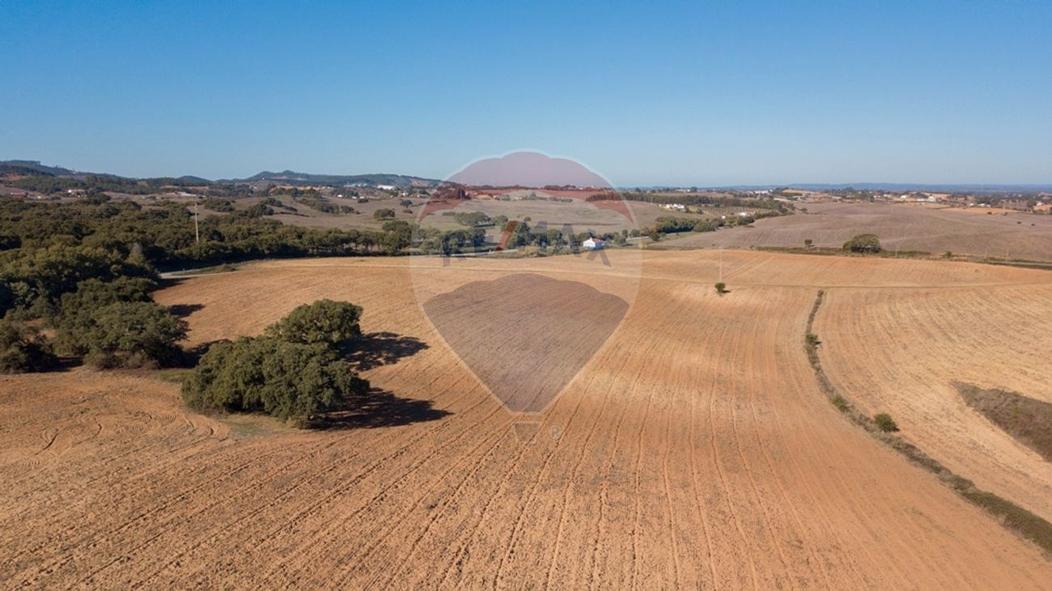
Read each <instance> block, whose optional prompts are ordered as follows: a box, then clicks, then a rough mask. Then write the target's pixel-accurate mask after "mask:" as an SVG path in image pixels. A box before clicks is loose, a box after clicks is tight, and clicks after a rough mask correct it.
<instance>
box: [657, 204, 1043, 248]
mask: <svg viewBox="0 0 1052 591" xmlns="http://www.w3.org/2000/svg"><path fill="white" fill-rule="evenodd" d="M801 207H804V208H806V209H807V211H808V213H797V214H794V215H790V216H783V217H776V218H767V219H762V220H759V221H757V222H756V223H755V224H753V225H752V226H748V227H744V226H743V227H739V228H731V229H726V230H720V231H718V232H702V233H687V234H682V235H680V236H679V237H676V238H671V237H670V239H668V240H667V241H666V242H662V243H660V244H658V245H657V246H658V247H660V248H711V247H725V248H749V247H752V246H782V247H786V246H788V247H796V248H802V247H803V246H804V240H807V239H810V240H813V241H814V244H815V246H821V247H834V248H839V247H840V246H841V245H843V244H844V242H845V241H846V240H848V239H850V238H851V237H852V236H855V235H856V234H862V233H871V234H876V235H878V236H879V237H880V241H881V243H882V244H883V245H884V248H885V249H887V250H904V251H905V250H921V251H926V252H930V253H932V254H935V255H940V254H943V253H944V252H946V251H950V252H953V253H956V254H967V255H972V256H977V257H992V258H1019V259H1029V260H1038V261H1052V216H1049V215H1036V214H1028V213H1019V212H1009V213H1007V215H1001V212H1000V211H997V212H993V211H991V210H989V209H984V208H970V209H965V208H948V207H934V206H924V205H907V204H891V203H843V204H841V203H808V204H805V205H802V206H801ZM987 212H990V215H987Z"/></svg>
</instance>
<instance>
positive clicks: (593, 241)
mask: <svg viewBox="0 0 1052 591" xmlns="http://www.w3.org/2000/svg"><path fill="white" fill-rule="evenodd" d="M581 246H583V247H584V248H585V249H586V250H599V249H601V248H603V247H604V246H606V243H605V242H603V241H602V240H600V239H598V238H588V239H586V240H585V241H584V242H582V243H581Z"/></svg>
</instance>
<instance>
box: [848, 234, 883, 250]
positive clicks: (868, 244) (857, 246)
mask: <svg viewBox="0 0 1052 591" xmlns="http://www.w3.org/2000/svg"><path fill="white" fill-rule="evenodd" d="M844 250H849V251H851V252H859V253H875V252H880V250H881V248H880V238H878V237H877V235H876V234H859V235H858V236H855V237H854V238H852V239H851V240H848V241H847V242H845V243H844Z"/></svg>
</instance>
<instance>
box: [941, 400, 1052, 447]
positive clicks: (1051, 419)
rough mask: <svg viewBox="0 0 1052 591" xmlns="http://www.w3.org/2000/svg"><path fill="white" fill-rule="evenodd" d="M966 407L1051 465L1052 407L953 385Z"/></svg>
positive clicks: (1046, 404) (1043, 402) (1035, 401)
mask: <svg viewBox="0 0 1052 591" xmlns="http://www.w3.org/2000/svg"><path fill="white" fill-rule="evenodd" d="M955 386H956V387H957V391H958V392H960V393H961V397H962V398H964V401H965V402H967V403H968V406H970V407H972V408H974V409H975V410H977V411H979V412H980V413H982V415H983V416H985V417H986V418H988V419H990V421H991V422H992V423H993V424H995V425H997V426H998V427H1000V428H1001V429H1004V431H1005V433H1008V434H1009V435H1011V436H1013V437H1015V438H1016V439H1018V440H1019V441H1020V442H1022V443H1023V444H1025V445H1027V446H1028V447H1030V448H1031V449H1033V450H1034V451H1036V452H1037V453H1039V454H1041V457H1043V458H1045V460H1047V461H1049V462H1052V404H1050V403H1048V402H1045V401H1043V400H1034V399H1033V398H1030V397H1028V396H1023V395H1022V394H1019V393H1018V392H1006V391H1004V390H996V389H991V390H983V389H982V388H976V387H975V386H972V385H971V384H961V383H957V384H955Z"/></svg>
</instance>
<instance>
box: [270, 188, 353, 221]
mask: <svg viewBox="0 0 1052 591" xmlns="http://www.w3.org/2000/svg"><path fill="white" fill-rule="evenodd" d="M293 191H297V189H293ZM292 200H293V201H295V202H296V203H302V204H303V205H306V206H307V207H309V208H311V209H315V210H318V211H320V212H323V213H328V214H332V215H346V214H352V213H355V212H356V210H355V209H354V208H353V207H351V206H349V205H340V204H338V203H333V202H332V201H330V200H329V198H327V197H325V196H323V195H322V194H320V193H318V192H317V191H314V190H311V191H303V192H300V193H299V194H298V195H293V196H292ZM275 201H277V200H276V199H275ZM279 203H280V201H279Z"/></svg>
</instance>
